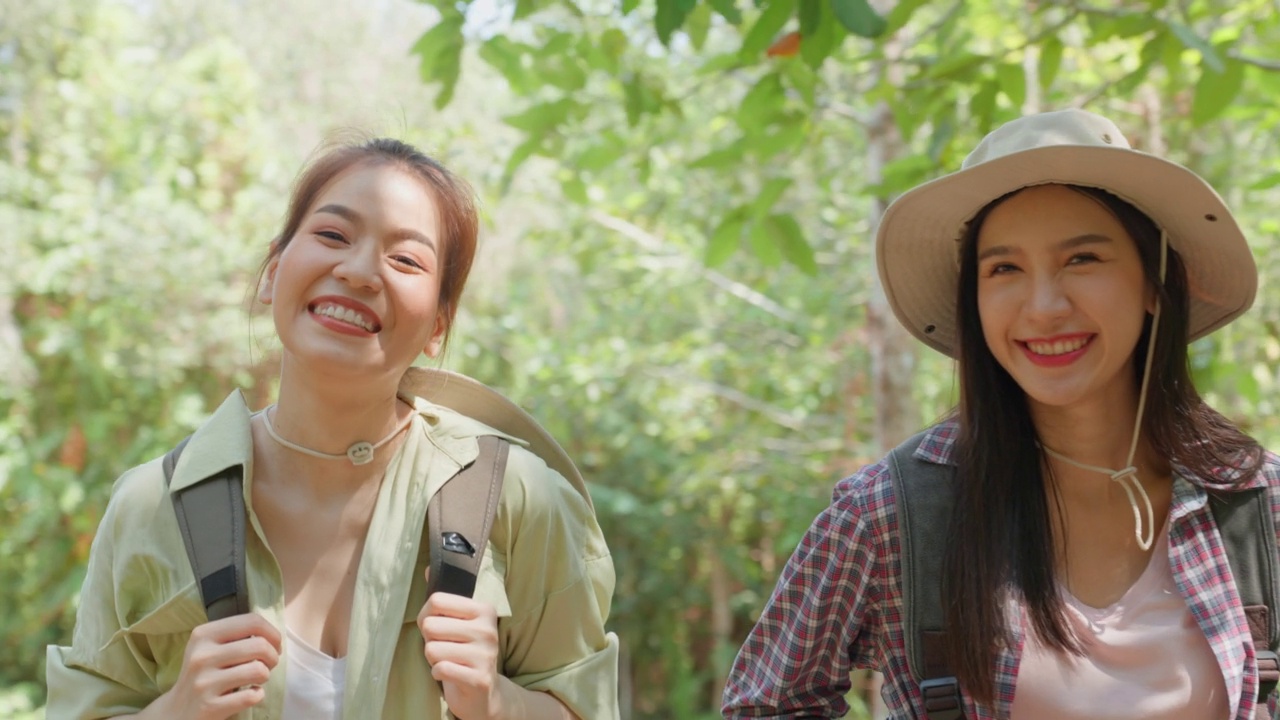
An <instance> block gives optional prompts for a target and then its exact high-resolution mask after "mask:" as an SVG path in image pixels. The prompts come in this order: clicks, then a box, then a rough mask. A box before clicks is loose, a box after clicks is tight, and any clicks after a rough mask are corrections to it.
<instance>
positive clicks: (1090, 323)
mask: <svg viewBox="0 0 1280 720" xmlns="http://www.w3.org/2000/svg"><path fill="white" fill-rule="evenodd" d="M977 257H978V266H977V286H978V314H979V317H980V318H981V321H982V333H983V337H984V339H985V340H986V343H987V346H988V348H990V350H991V354H992V355H993V356H994V357H995V358H996V360H997V361H998V362H999V363H1000V365H1001V366H1002V367H1004V369H1005V370H1006V371H1007V372H1008V373H1009V375H1010V376H1012V377H1013V379H1014V380H1015V381H1016V382H1017V383H1018V385H1019V386H1020V387H1021V388H1022V390H1023V391H1024V392H1026V393H1027V397H1028V400H1029V401H1030V402H1031V403H1032V404H1033V405H1036V404H1039V405H1043V406H1051V407H1068V406H1073V405H1078V404H1084V403H1090V402H1096V401H1098V400H1100V399H1107V398H1111V397H1114V398H1131V397H1134V396H1135V389H1134V386H1135V384H1136V383H1135V379H1134V372H1133V355H1134V350H1135V348H1136V345H1137V342H1138V339H1139V337H1140V336H1141V334H1142V328H1143V323H1144V321H1145V319H1146V315H1147V313H1148V312H1150V311H1152V310H1153V309H1154V303H1155V295H1154V293H1153V291H1152V290H1151V288H1150V286H1149V284H1148V283H1147V281H1146V277H1145V275H1144V273H1143V269H1142V262H1141V259H1140V258H1139V255H1138V250H1137V247H1136V245H1135V244H1134V241H1133V239H1132V238H1131V237H1130V236H1129V234H1128V233H1127V232H1126V231H1125V229H1124V226H1123V225H1121V223H1120V221H1119V220H1118V219H1117V218H1116V217H1115V215H1113V214H1112V213H1111V212H1110V211H1109V210H1108V209H1107V208H1106V207H1105V206H1103V205H1102V204H1101V203H1100V202H1099V201H1097V200H1094V199H1093V198H1091V197H1089V196H1087V195H1085V194H1083V193H1080V192H1077V191H1075V190H1072V189H1070V188H1067V187H1064V186H1061V185H1044V186H1038V187H1032V188H1028V189H1026V190H1023V191H1021V192H1019V193H1017V194H1016V195H1013V196H1012V197H1010V198H1008V199H1007V200H1005V201H1004V202H1002V203H1001V204H1000V205H998V206H997V207H995V208H994V209H993V210H992V211H991V213H990V214H989V215H988V216H987V218H986V220H985V221H984V222H983V224H982V227H981V228H980V230H979V232H978V243H977Z"/></svg>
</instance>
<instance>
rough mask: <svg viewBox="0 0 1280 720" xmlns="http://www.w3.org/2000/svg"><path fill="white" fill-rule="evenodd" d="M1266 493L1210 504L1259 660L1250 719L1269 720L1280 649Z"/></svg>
mask: <svg viewBox="0 0 1280 720" xmlns="http://www.w3.org/2000/svg"><path fill="white" fill-rule="evenodd" d="M1268 493H1269V490H1268V489H1267V488H1258V489H1253V490H1242V491H1239V492H1226V493H1217V494H1213V495H1211V496H1210V500H1209V509H1210V510H1211V511H1212V512H1213V518H1214V521H1216V522H1217V524H1218V533H1219V534H1220V535H1221V536H1222V544H1223V547H1224V548H1225V549H1226V551H1227V561H1228V562H1229V563H1230V565H1231V575H1232V577H1233V578H1234V579H1235V584H1236V592H1237V593H1238V594H1239V595H1240V603H1241V604H1242V605H1243V606H1244V614H1245V619H1246V621H1247V622H1248V624H1249V634H1250V636H1251V637H1252V639H1253V647H1254V652H1255V654H1256V656H1257V659H1258V705H1257V714H1256V716H1255V717H1257V718H1259V719H1262V718H1268V717H1270V716H1269V715H1268V714H1267V698H1268V697H1269V696H1270V695H1271V693H1272V691H1273V690H1275V688H1276V684H1277V681H1280V656H1277V654H1276V651H1277V646H1278V645H1280V637H1278V636H1277V635H1278V634H1277V617H1276V607H1277V600H1278V599H1280V587H1277V585H1276V582H1277V579H1280V573H1277V571H1276V564H1277V558H1276V542H1275V538H1276V531H1275V519H1274V517H1273V516H1272V514H1271V498H1270V497H1269V495H1268Z"/></svg>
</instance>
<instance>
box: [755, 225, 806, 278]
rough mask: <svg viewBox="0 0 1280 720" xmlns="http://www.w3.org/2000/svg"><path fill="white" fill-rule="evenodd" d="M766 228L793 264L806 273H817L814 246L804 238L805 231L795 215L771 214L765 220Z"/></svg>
mask: <svg viewBox="0 0 1280 720" xmlns="http://www.w3.org/2000/svg"><path fill="white" fill-rule="evenodd" d="M764 225H765V228H767V229H768V231H769V234H770V235H771V236H773V242H774V244H775V245H777V246H778V247H780V248H782V255H783V256H784V257H785V258H786V259H787V261H788V262H790V263H791V264H792V265H795V266H796V267H798V268H800V270H801V271H802V272H803V273H804V274H805V275H810V276H812V275H817V274H818V263H817V261H815V260H814V258H813V248H812V247H809V243H807V242H805V240H804V231H802V230H801V229H800V223H798V222H796V219H795V217H793V216H791V215H789V214H786V215H770V216H769V217H768V219H766V220H765V223H764Z"/></svg>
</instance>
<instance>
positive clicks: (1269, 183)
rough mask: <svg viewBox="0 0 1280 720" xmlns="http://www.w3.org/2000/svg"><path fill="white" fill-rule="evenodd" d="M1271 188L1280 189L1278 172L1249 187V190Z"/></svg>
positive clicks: (1279, 174) (1279, 173)
mask: <svg viewBox="0 0 1280 720" xmlns="http://www.w3.org/2000/svg"><path fill="white" fill-rule="evenodd" d="M1273 187H1280V172H1273V173H1271V174H1270V175H1268V176H1266V177H1264V178H1262V179H1261V180H1259V181H1257V182H1255V183H1253V184H1252V185H1250V186H1249V189H1250V190H1270V189H1271V188H1273Z"/></svg>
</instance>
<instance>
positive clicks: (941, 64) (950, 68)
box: [924, 52, 991, 79]
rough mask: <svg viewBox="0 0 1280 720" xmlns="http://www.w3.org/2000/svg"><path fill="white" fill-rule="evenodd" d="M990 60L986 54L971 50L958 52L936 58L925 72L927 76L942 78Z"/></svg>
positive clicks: (955, 74) (960, 72)
mask: <svg viewBox="0 0 1280 720" xmlns="http://www.w3.org/2000/svg"><path fill="white" fill-rule="evenodd" d="M989 60H991V58H990V57H988V56H986V55H976V54H974V53H971V52H960V53H956V54H955V55H952V56H950V57H946V58H942V59H940V60H938V62H937V63H935V64H934V65H933V66H932V67H930V68H929V70H928V71H927V72H925V74H924V76H925V77H927V78H935V79H936V78H944V77H952V76H959V75H962V74H964V73H965V72H966V71H968V70H972V69H973V68H975V67H977V66H978V65H980V64H982V63H985V62H988V61H989Z"/></svg>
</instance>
